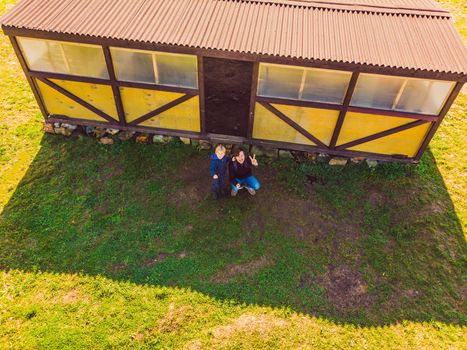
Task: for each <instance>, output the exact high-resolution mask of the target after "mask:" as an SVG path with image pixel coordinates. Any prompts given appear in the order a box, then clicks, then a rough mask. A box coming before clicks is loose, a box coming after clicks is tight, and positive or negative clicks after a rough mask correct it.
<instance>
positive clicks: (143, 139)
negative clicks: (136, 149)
mask: <svg viewBox="0 0 467 350" xmlns="http://www.w3.org/2000/svg"><path fill="white" fill-rule="evenodd" d="M149 140H150V137H149V134H146V133H144V134H139V135H138V136H136V142H138V143H149Z"/></svg>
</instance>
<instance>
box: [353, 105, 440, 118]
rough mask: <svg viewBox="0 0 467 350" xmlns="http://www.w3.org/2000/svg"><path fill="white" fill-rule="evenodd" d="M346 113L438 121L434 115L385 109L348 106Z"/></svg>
mask: <svg viewBox="0 0 467 350" xmlns="http://www.w3.org/2000/svg"><path fill="white" fill-rule="evenodd" d="M347 111H348V112H355V113H364V114H378V115H384V116H387V117H398V118H409V119H417V120H427V121H436V120H437V119H438V117H437V116H436V115H427V114H416V113H410V112H400V111H388V110H386V109H376V108H369V107H355V106H349V108H347Z"/></svg>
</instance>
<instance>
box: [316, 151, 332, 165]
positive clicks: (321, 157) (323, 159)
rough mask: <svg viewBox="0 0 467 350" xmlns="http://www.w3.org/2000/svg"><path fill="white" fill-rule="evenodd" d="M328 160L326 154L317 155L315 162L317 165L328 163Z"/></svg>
mask: <svg viewBox="0 0 467 350" xmlns="http://www.w3.org/2000/svg"><path fill="white" fill-rule="evenodd" d="M329 158H331V157H330V156H329V154H327V153H318V155H317V156H316V161H317V162H318V163H329Z"/></svg>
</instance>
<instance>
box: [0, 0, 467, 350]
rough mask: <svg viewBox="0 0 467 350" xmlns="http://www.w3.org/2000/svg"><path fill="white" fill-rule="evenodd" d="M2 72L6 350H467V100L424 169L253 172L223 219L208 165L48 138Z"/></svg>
mask: <svg viewBox="0 0 467 350" xmlns="http://www.w3.org/2000/svg"><path fill="white" fill-rule="evenodd" d="M442 2H443V3H444V4H445V5H446V7H447V8H448V9H450V10H451V11H452V12H453V13H454V14H455V19H456V25H458V27H459V28H462V27H463V26H464V25H465V16H466V9H465V5H463V2H462V1H455V0H453V1H442ZM11 3H14V1H11V0H0V14H2V13H3V12H4V11H5V9H6V6H7V4H11ZM463 6H464V7H463ZM463 35H465V28H464V32H463ZM0 62H1V64H0V348H2V349H3V348H5V349H10V348H11V349H81V348H92V349H100V348H161V349H211V348H219V349H224V348H226V349H259V348H267V349H278V348H286V349H287V348H289V349H297V348H305V349H382V348H384V349H465V348H466V347H465V346H466V345H465V338H466V336H467V317H466V309H467V308H466V303H465V300H466V293H467V289H466V287H465V286H466V271H467V269H466V268H467V259H466V258H467V245H466V239H465V232H466V221H467V204H466V200H465V193H466V189H467V180H466V164H467V150H466V147H465V143H466V139H465V135H466V134H467V124H466V123H465V117H466V107H467V94H466V90H465V89H464V92H463V93H461V94H460V96H459V98H458V99H457V101H456V104H455V105H454V106H453V108H452V110H451V111H450V113H449V114H448V115H447V117H446V119H445V121H444V122H443V124H442V126H441V128H440V130H439V132H438V133H437V135H436V136H435V138H434V140H433V141H432V143H431V144H430V148H429V150H428V151H427V152H426V153H425V155H424V156H423V158H422V160H421V162H420V164H419V165H417V166H414V165H401V164H385V165H381V166H379V167H378V168H376V169H373V170H372V169H368V167H367V166H366V165H365V164H360V165H351V166H347V167H345V168H332V167H329V166H327V165H316V164H312V163H295V162H294V161H292V160H289V159H283V160H276V161H272V162H267V161H266V160H265V159H260V167H259V169H258V173H257V175H258V178H259V179H260V181H261V182H262V185H263V186H262V189H261V190H260V191H259V192H258V194H257V196H255V197H248V196H247V195H246V193H242V194H240V195H239V196H238V197H236V198H234V199H222V200H220V201H217V202H216V201H213V200H211V199H210V198H209V181H210V180H209V178H208V177H207V171H208V159H209V154H208V153H206V152H202V151H197V150H196V149H195V148H192V147H190V146H186V145H183V144H178V143H172V144H170V145H141V144H136V143H134V142H119V141H117V142H116V144H114V145H112V146H104V145H100V144H99V143H97V141H96V140H95V139H93V138H90V137H72V138H65V137H63V136H56V135H49V134H44V133H43V132H42V117H41V115H40V112H39V110H38V107H37V106H36V103H35V102H34V98H33V95H32V93H31V91H30V89H29V87H28V85H27V82H26V79H25V78H24V77H23V75H22V72H21V68H20V66H19V63H18V62H17V60H16V58H15V56H14V53H13V50H12V49H11V47H10V45H9V42H8V39H7V38H6V37H5V36H0ZM463 339H464V340H463Z"/></svg>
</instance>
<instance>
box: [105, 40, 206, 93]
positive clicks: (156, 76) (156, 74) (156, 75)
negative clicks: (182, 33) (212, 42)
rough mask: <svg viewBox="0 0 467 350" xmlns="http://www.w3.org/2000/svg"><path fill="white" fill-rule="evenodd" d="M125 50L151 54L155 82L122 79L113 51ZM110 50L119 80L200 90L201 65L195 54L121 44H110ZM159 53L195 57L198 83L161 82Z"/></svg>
mask: <svg viewBox="0 0 467 350" xmlns="http://www.w3.org/2000/svg"><path fill="white" fill-rule="evenodd" d="M114 50H115V51H124V52H132V53H135V52H139V53H144V54H147V55H150V56H151V62H152V73H153V78H154V81H155V82H153V83H152V82H142V81H136V80H128V79H120V78H119V77H118V73H117V72H118V68H117V64H116V60H115V58H114V55H113V52H112V51H114ZM109 51H110V55H111V58H112V66H113V69H114V71H115V79H116V80H117V81H118V82H127V83H136V84H149V85H160V86H168V87H174V88H180V89H191V90H199V67H198V56H197V55H193V54H185V53H176V52H167V51H156V50H142V49H132V48H127V47H120V46H109ZM158 55H164V56H177V57H180V56H182V57H190V58H193V60H194V63H195V72H196V79H195V83H196V85H195V86H194V87H193V86H186V85H184V86H181V85H174V84H164V83H161V82H160V80H159V68H158V65H157V56H158Z"/></svg>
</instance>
